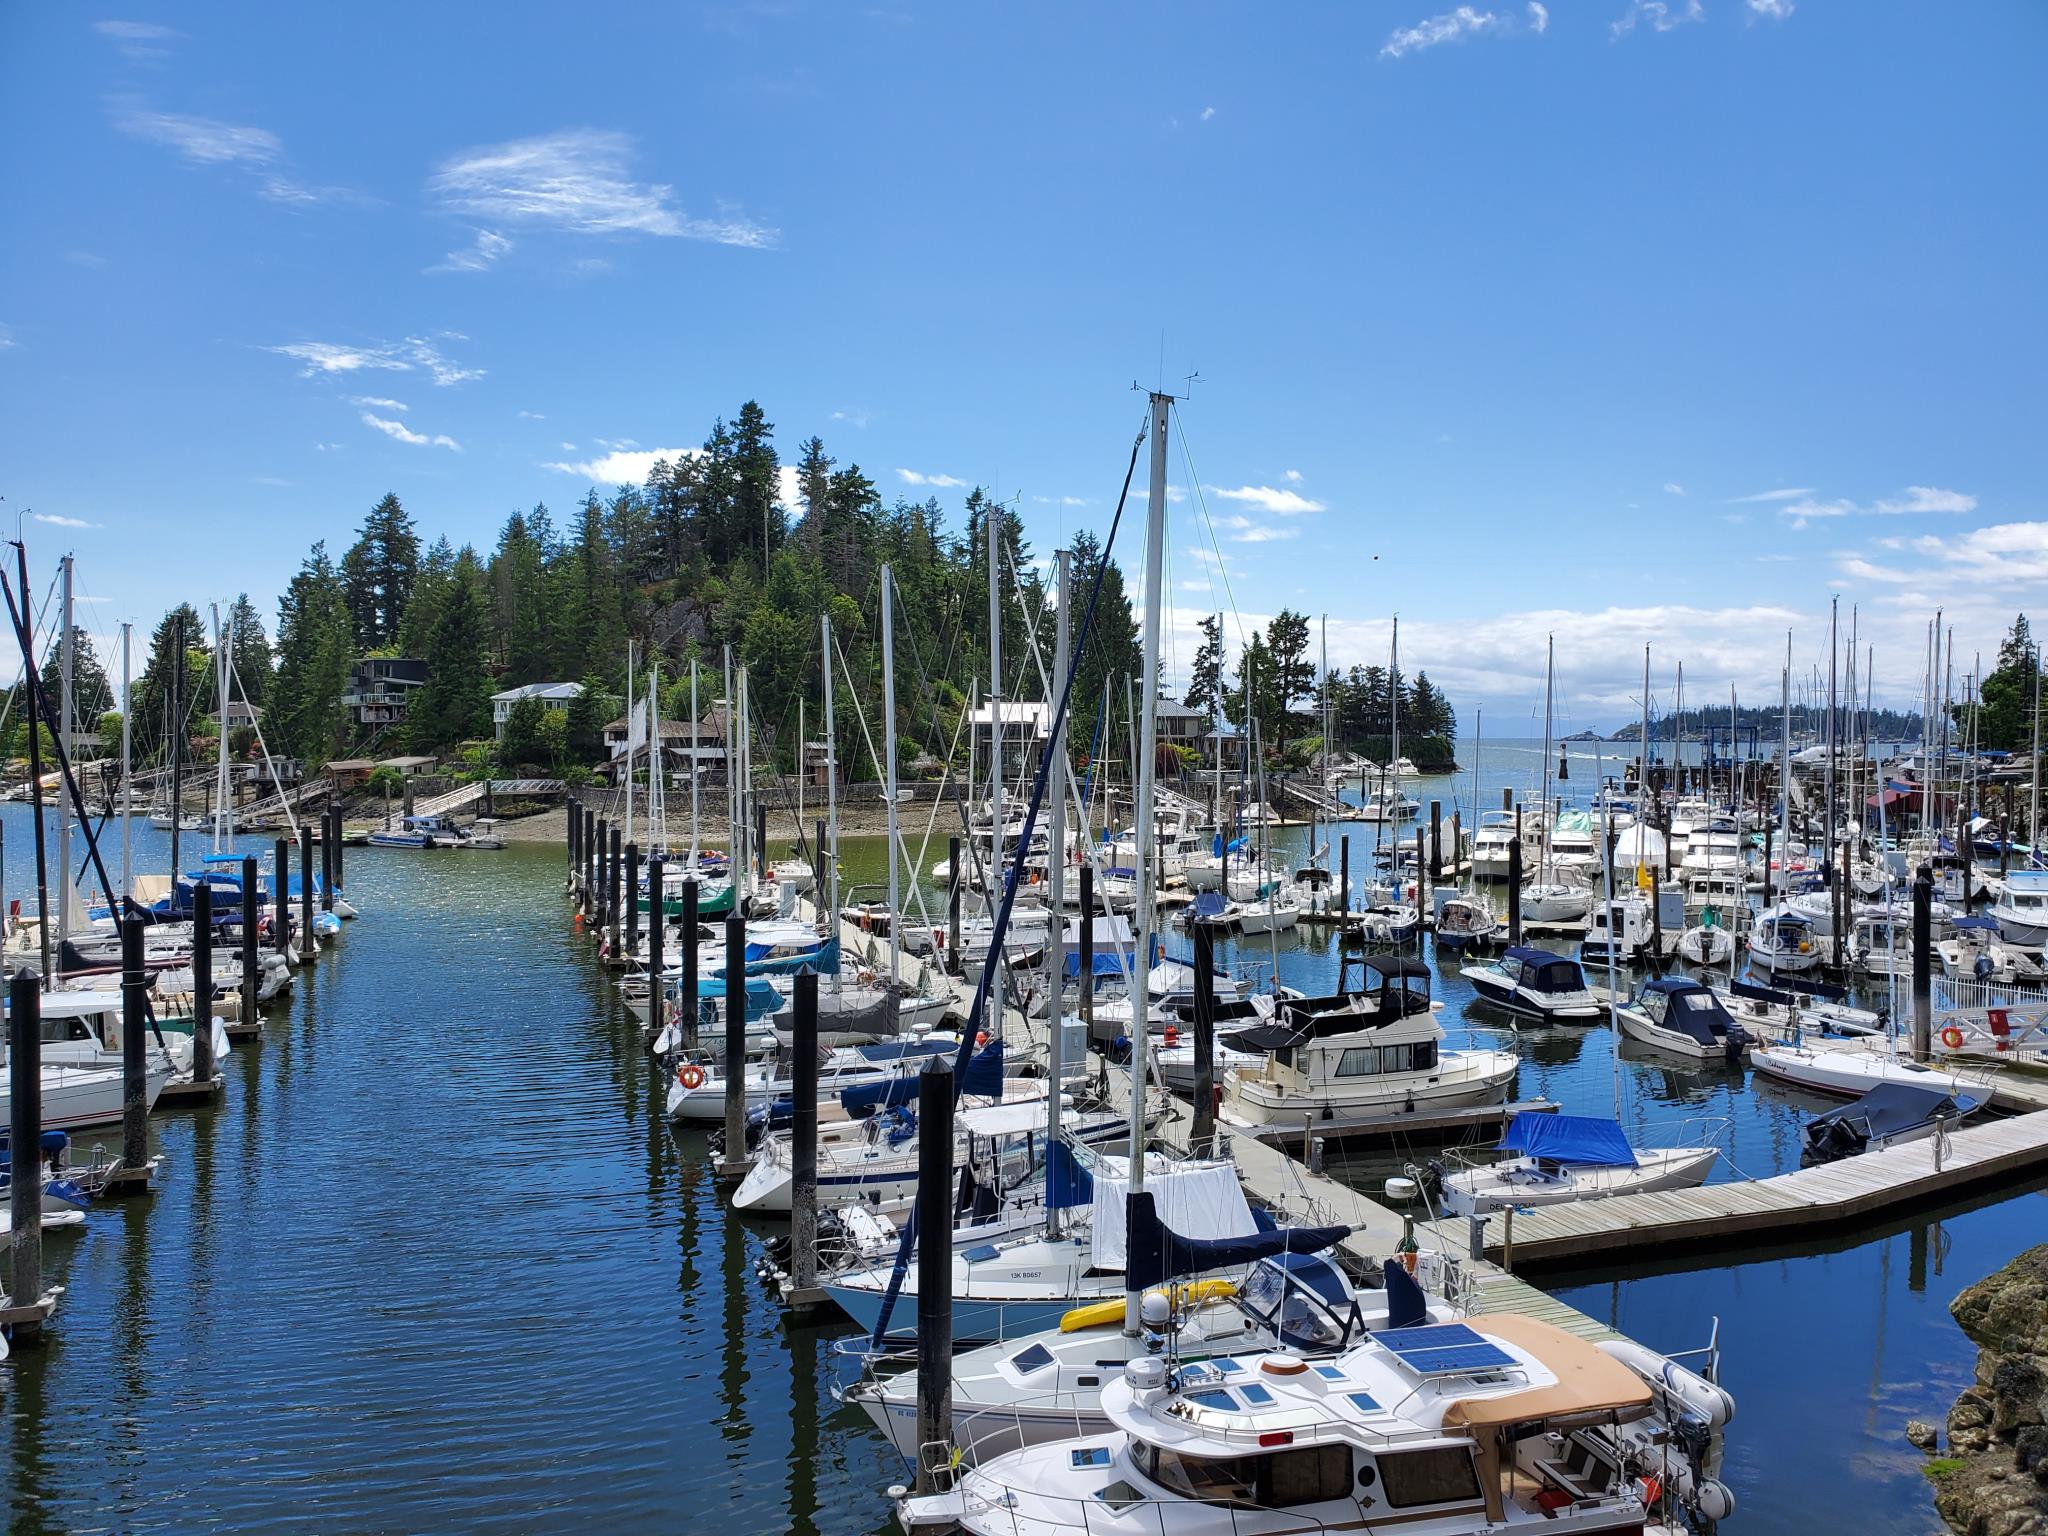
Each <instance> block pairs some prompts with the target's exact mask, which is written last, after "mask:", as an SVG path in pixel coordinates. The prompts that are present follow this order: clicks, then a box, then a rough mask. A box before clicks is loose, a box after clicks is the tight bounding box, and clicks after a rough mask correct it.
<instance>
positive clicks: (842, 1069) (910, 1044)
mask: <svg viewBox="0 0 2048 1536" xmlns="http://www.w3.org/2000/svg"><path fill="white" fill-rule="evenodd" d="M959 1049H960V1037H959V1036H958V1035H950V1034H929V1035H920V1036H917V1037H915V1038H913V1039H908V1040H902V1041H891V1042H889V1043H888V1044H887V1045H861V1046H851V1047H844V1048H841V1049H837V1050H829V1051H826V1052H824V1060H823V1061H821V1062H820V1063H819V1065H818V1076H817V1084H818V1096H819V1098H820V1099H821V1100H822V1099H833V1098H837V1097H838V1095H839V1093H840V1091H841V1090H842V1089H846V1088H852V1087H855V1086H864V1085H867V1084H871V1083H881V1082H886V1081H888V1080H889V1079H890V1078H892V1077H900V1076H902V1075H904V1074H905V1073H906V1072H914V1071H916V1070H918V1069H919V1068H920V1067H922V1066H923V1065H924V1062H925V1059H926V1058H927V1057H930V1056H937V1055H942V1054H945V1055H950V1054H951V1053H953V1052H955V1051H958V1050H959ZM741 1080H742V1083H743V1085H744V1086H743V1088H742V1097H743V1099H744V1102H745V1104H746V1107H747V1108H748V1109H760V1108H772V1107H773V1106H775V1105H776V1103H777V1102H778V1101H781V1100H786V1099H788V1098H789V1096H790V1094H791V1092H792V1091H793V1090H794V1089H795V1086H796V1079H795V1077H794V1076H793V1074H792V1070H791V1067H790V1065H789V1063H788V1062H787V1061H776V1060H768V1059H763V1060H757V1061H751V1062H748V1063H746V1064H745V1067H744V1068H743V1070H742V1072H741ZM725 1090H726V1078H725V1071H724V1068H723V1067H722V1065H721V1064H720V1063H719V1062H717V1061H715V1060H712V1059H709V1057H708V1055H707V1056H706V1058H705V1059H702V1060H699V1059H697V1058H696V1057H690V1058H688V1059H686V1060H684V1061H681V1062H679V1063H678V1064H677V1066H676V1069H675V1072H674V1073H673V1074H672V1075H671V1077H670V1080H669V1088H668V1102H667V1105H666V1109H667V1113H668V1117H669V1119H671V1120H677V1121H696V1122H699V1123H706V1124H708V1123H714V1122H717V1121H720V1120H723V1119H724V1118H725Z"/></svg>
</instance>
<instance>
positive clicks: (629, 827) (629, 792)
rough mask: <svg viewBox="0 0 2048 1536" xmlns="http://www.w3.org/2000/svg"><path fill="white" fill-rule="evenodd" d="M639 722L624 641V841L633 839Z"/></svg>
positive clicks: (629, 643) (630, 659)
mask: <svg viewBox="0 0 2048 1536" xmlns="http://www.w3.org/2000/svg"><path fill="white" fill-rule="evenodd" d="M639 724H640V721H639V718H638V717H637V716H636V715H635V714H634V713H633V642H632V641H631V640H628V641H627V642H626V841H627V842H629V843H630V842H632V841H633V737H634V734H635V729H634V728H635V727H636V726H638V725H639Z"/></svg>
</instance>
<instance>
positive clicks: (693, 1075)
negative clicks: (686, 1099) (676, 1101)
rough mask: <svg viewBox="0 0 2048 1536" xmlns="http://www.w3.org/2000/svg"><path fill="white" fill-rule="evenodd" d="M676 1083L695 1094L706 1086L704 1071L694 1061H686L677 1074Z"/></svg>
mask: <svg viewBox="0 0 2048 1536" xmlns="http://www.w3.org/2000/svg"><path fill="white" fill-rule="evenodd" d="M676 1081H677V1082H679V1083H681V1084H682V1085H683V1086H684V1087H685V1088H687V1089H689V1090H690V1091H691V1092H692V1093H694V1092H696V1091H697V1090H698V1089H699V1088H702V1087H703V1086H704V1069H703V1068H702V1067H700V1066H698V1065H697V1063H695V1062H694V1061H686V1062H684V1063H683V1065H682V1069H681V1070H680V1071H678V1072H677V1073H676Z"/></svg>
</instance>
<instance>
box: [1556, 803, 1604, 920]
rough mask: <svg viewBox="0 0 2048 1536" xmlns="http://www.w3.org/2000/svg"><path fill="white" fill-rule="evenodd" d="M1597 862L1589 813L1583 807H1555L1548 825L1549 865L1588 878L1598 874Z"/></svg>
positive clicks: (1593, 877)
mask: <svg viewBox="0 0 2048 1536" xmlns="http://www.w3.org/2000/svg"><path fill="white" fill-rule="evenodd" d="M1600 863H1601V861H1600V844H1599V842H1598V839H1597V836H1596V834H1595V832H1594V828H1593V818H1592V816H1591V815H1590V814H1589V813H1588V812H1585V811H1578V810H1564V811H1559V812H1558V813H1557V821H1556V824H1555V825H1553V826H1552V827H1551V829H1550V867H1551V868H1552V869H1555V870H1563V871H1566V872H1568V873H1571V874H1576V875H1579V876H1581V877H1582V878H1583V879H1585V880H1587V881H1591V880H1593V879H1595V878H1597V877H1598V875H1599V871H1600ZM1583 915H1584V914H1583V913H1582V914H1581V916H1583Z"/></svg>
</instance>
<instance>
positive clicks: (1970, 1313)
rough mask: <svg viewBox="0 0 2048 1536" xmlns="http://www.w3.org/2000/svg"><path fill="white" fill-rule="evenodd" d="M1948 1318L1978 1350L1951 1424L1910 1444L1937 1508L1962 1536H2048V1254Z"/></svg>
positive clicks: (2034, 1252) (1918, 1434) (2042, 1250)
mask: <svg viewBox="0 0 2048 1536" xmlns="http://www.w3.org/2000/svg"><path fill="white" fill-rule="evenodd" d="M1949 1312H1950V1314H1951V1315H1952V1316H1953V1317H1954V1318H1955V1320H1956V1322H1957V1323H1958V1324H1959V1325H1960V1326H1961V1328H1962V1330H1963V1332H1964V1333H1966V1334H1968V1335H1969V1336H1970V1338H1971V1340H1972V1341H1973V1342H1974V1343H1975V1344H1976V1345H1977V1348H1978V1350H1979V1353H1978V1356H1977V1378H1976V1381H1975V1382H1974V1383H1973V1384H1972V1385H1971V1386H1969V1387H1968V1388H1966V1389H1965V1390H1964V1392H1963V1394H1962V1395H1961V1396H1960V1397H1958V1398H1957V1399H1956V1403H1955V1406H1954V1407H1953V1408H1951V1409H1950V1410H1949V1415H1948V1445H1947V1448H1946V1451H1945V1452H1943V1451H1942V1448H1941V1446H1940V1435H1939V1433H1938V1432H1937V1431H1936V1429H1935V1427H1934V1426H1933V1425H1931V1424H1925V1423H1917V1422H1916V1423H1914V1424H1911V1425H1908V1426H1907V1429H1906V1434H1907V1438H1908V1439H1910V1440H1911V1441H1912V1442H1913V1443H1914V1444H1915V1445H1916V1446H1918V1447H1919V1448H1920V1449H1921V1450H1923V1451H1925V1452H1927V1453H1928V1455H1929V1458H1930V1459H1929V1461H1928V1463H1927V1467H1926V1471H1927V1476H1928V1478H1929V1480H1930V1481H1931V1482H1932V1483H1933V1484H1934V1490H1935V1491H1934V1506H1935V1508H1936V1509H1938V1510H1939V1511H1940V1512H1941V1517H1942V1518H1943V1519H1944V1520H1946V1521H1947V1522H1948V1523H1949V1525H1950V1526H1951V1527H1952V1528H1953V1529H1954V1530H1956V1531H1957V1532H1959V1533H1961V1536H2048V1244H2044V1245H2043V1246H2041V1247H2039V1248H2033V1249H2029V1250H2028V1251H2027V1252H2026V1253H2023V1254H2021V1255H2020V1256H2019V1257H2018V1258H2016V1259H2014V1260H2013V1261H2012V1262H2011V1263H2010V1264H2008V1265H2006V1266H2005V1268H2003V1269H2001V1270H2000V1271H1998V1273H1997V1274H1995V1275H1992V1276H1991V1277H1990V1278H1989V1279H1986V1280H1980V1281H1978V1282H1977V1283H1976V1284H1975V1285H1973V1286H1971V1287H1970V1288H1969V1289H1968V1290H1966V1291H1964V1292H1963V1293H1962V1294H1961V1295H1960V1296H1958V1297H1956V1299H1955V1301H1954V1302H1953V1303H1952V1304H1951V1305H1950V1307H1949Z"/></svg>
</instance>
